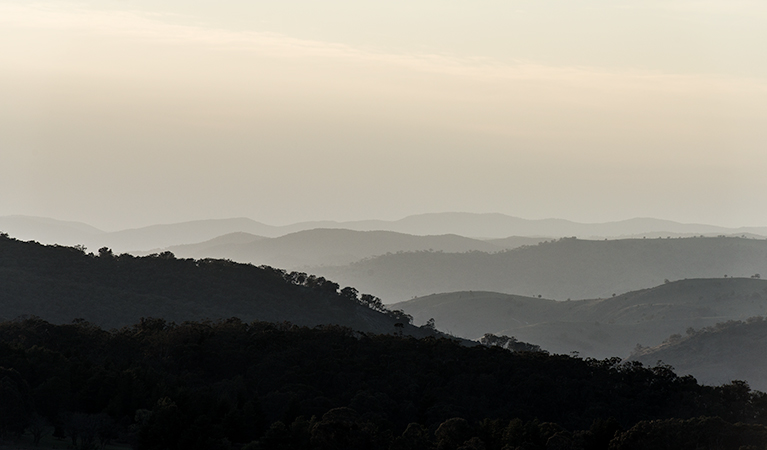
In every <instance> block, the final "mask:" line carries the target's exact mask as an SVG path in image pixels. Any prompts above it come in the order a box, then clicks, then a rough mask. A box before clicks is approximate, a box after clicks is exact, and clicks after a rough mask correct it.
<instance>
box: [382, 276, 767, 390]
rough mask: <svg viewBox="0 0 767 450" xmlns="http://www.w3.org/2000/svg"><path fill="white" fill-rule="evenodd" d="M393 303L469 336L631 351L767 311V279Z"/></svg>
mask: <svg viewBox="0 0 767 450" xmlns="http://www.w3.org/2000/svg"><path fill="white" fill-rule="evenodd" d="M392 308H394V309H402V310H404V311H405V312H406V313H408V314H410V315H412V316H413V318H414V319H415V323H424V322H426V321H427V320H428V319H430V318H433V319H435V321H436V325H437V326H438V327H439V329H441V330H444V331H447V332H450V333H452V334H454V335H457V336H460V337H464V338H467V339H478V338H480V337H482V336H483V335H484V334H485V333H493V334H496V335H507V336H514V337H516V338H517V339H519V340H522V341H526V342H531V343H534V344H537V345H540V346H541V347H542V348H543V349H545V350H548V351H550V352H554V353H564V354H567V353H570V352H573V351H577V352H579V353H580V354H581V356H590V357H595V358H607V357H611V356H619V357H624V358H625V357H628V356H629V354H630V353H631V352H632V351H633V350H634V349H635V347H636V346H637V344H641V345H643V346H649V347H652V346H656V345H659V344H661V342H662V340H663V339H665V338H666V337H668V336H669V335H671V334H674V333H684V332H685V330H686V329H688V328H689V327H697V328H700V327H705V326H711V325H714V324H716V323H718V322H724V321H727V320H743V319H745V318H748V317H752V316H756V315H767V280H761V279H753V278H719V279H691V280H682V281H676V282H670V283H666V284H662V285H660V286H657V287H654V288H651V289H643V290H639V291H634V292H629V293H626V294H623V295H617V296H615V297H610V298H607V299H590V300H577V301H575V300H574V301H565V302H560V301H554V300H549V299H544V298H532V297H523V296H518V295H507V294H499V293H496V292H481V291H473V292H465V291H464V292H451V293H447V294H435V295H430V296H426V297H419V298H416V299H413V300H409V301H406V302H402V303H396V304H394V305H392ZM664 361H666V360H665V359H664ZM651 362H653V363H654V362H655V361H651ZM666 362H668V361H666ZM727 381H729V380H727Z"/></svg>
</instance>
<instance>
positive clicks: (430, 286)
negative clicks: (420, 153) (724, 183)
mask: <svg viewBox="0 0 767 450" xmlns="http://www.w3.org/2000/svg"><path fill="white" fill-rule="evenodd" d="M310 270H311V271H312V272H313V273H318V274H322V275H323V276H326V277H328V278H332V279H334V280H339V281H340V282H341V283H343V284H348V285H350V286H355V287H357V288H358V289H360V290H362V291H364V292H370V293H372V294H373V295H376V296H378V297H381V298H382V299H383V300H384V301H385V302H387V303H393V302H396V301H403V300H408V299H412V298H413V297H416V296H424V295H429V294H434V293H442V292H454V291H466V290H483V291H494V292H503V293H507V294H516V295H525V296H534V297H537V296H539V295H541V296H542V297H544V298H550V299H555V300H567V299H568V298H570V299H573V300H574V299H583V298H600V297H601V298H605V297H610V296H612V295H613V294H621V293H625V292H629V291H633V290H637V289H644V288H647V287H650V286H657V285H659V284H662V283H663V282H664V281H665V280H672V281H673V280H680V279H684V278H715V277H724V276H735V277H750V276H754V275H756V274H767V240H764V239H749V238H735V237H712V238H706V237H697V238H678V239H620V240H582V239H575V238H566V239H560V240H557V241H551V242H545V243H541V244H538V245H534V246H527V247H520V248H517V249H513V250H508V251H504V252H498V253H482V252H469V253H440V252H411V253H401V254H392V255H383V256H379V257H375V258H371V259H368V260H365V261H360V262H357V263H354V264H350V265H346V266H338V267H316V268H312V269H310Z"/></svg>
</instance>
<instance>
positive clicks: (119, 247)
mask: <svg viewBox="0 0 767 450" xmlns="http://www.w3.org/2000/svg"><path fill="white" fill-rule="evenodd" d="M316 228H337V229H348V230H355V231H392V232H397V233H404V234H413V235H420V236H424V235H445V234H456V235H460V236H467V237H473V238H482V239H504V238H507V237H508V236H523V237H545V236H548V237H549V238H559V237H570V236H578V237H581V238H595V237H599V238H619V237H627V236H638V237H642V236H647V237H651V236H662V237H666V236H669V235H675V236H690V235H720V234H724V235H738V236H741V235H753V236H759V237H764V236H767V227H741V228H726V227H719V226H712V225H704V224H682V223H678V222H673V221H669V220H659V219H650V218H635V219H629V220H622V221H617V222H605V223H578V222H573V221H569V220H562V219H538V220H529V219H522V218H519V217H512V216H507V215H504V214H473V213H451V212H447V213H430V214H419V215H413V216H408V217H405V218H403V219H399V220H358V221H348V222H336V221H329V220H326V221H311V222H299V223H294V224H289V225H281V226H274V225H267V224H264V223H261V222H257V221H255V220H251V219H248V218H230V219H209V220H195V221H188V222H180V223H171V224H155V225H150V226H145V227H137V228H131V229H125V230H119V231H103V230H99V229H97V228H94V227H91V226H90V225H86V224H83V223H78V222H67V221H61V220H54V219H48V218H42V217H31V216H0V231H2V232H6V233H9V234H10V235H11V236H15V237H17V238H19V239H24V240H36V241H39V242H41V243H44V244H60V245H77V244H82V245H85V246H87V247H90V248H93V249H97V248H101V247H104V246H106V247H110V248H112V250H114V251H116V252H134V251H148V250H151V249H158V248H166V247H170V246H175V245H184V244H192V243H199V242H203V241H207V240H210V239H214V238H216V237H219V236H222V235H225V234H229V233H238V232H242V233H249V234H254V235H257V236H265V237H279V236H284V235H286V234H290V233H296V232H299V231H305V230H312V229H316ZM525 243H526V244H529V243H530V242H525ZM496 244H498V243H497V242H496ZM501 246H505V245H503V244H501Z"/></svg>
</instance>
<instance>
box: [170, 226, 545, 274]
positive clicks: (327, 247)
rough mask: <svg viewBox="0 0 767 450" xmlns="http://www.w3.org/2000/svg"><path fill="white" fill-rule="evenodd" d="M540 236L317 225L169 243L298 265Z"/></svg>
mask: <svg viewBox="0 0 767 450" xmlns="http://www.w3.org/2000/svg"><path fill="white" fill-rule="evenodd" d="M538 241H539V240H536V239H535V238H519V240H517V241H514V240H513V239H512V238H509V239H508V240H502V241H501V242H499V243H498V244H496V243H491V242H485V241H481V240H477V239H470V238H466V237H462V236H456V235H442V236H414V235H409V234H403V233H395V232H391V231H353V230H344V229H330V228H318V229H313V230H306V231H299V232H296V233H290V234H287V235H285V236H280V237H276V238H261V237H257V236H253V235H246V234H243V233H237V234H229V235H225V236H221V237H218V238H216V239H213V240H210V241H206V242H202V243H200V244H193V245H182V246H174V247H168V248H167V249H165V250H168V251H171V252H173V253H174V254H175V255H177V256H181V257H191V258H208V257H211V258H227V259H231V260H234V261H238V262H245V263H252V264H256V265H261V264H266V265H270V266H275V267H282V268H285V269H288V270H296V269H301V268H305V267H307V266H323V265H342V264H350V263H353V262H356V261H359V260H362V259H365V258H370V257H373V256H377V255H384V254H387V253H397V252H406V251H421V250H432V251H443V252H468V251H483V252H498V251H501V250H504V249H506V248H508V247H506V246H505V245H504V244H506V245H513V244H514V243H515V242H538Z"/></svg>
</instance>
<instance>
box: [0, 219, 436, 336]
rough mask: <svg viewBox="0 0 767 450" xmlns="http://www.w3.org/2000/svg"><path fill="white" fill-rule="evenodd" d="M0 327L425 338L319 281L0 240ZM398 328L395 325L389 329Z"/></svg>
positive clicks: (374, 303)
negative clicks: (223, 322)
mask: <svg viewBox="0 0 767 450" xmlns="http://www.w3.org/2000/svg"><path fill="white" fill-rule="evenodd" d="M0 286H2V289H0V319H3V320H12V319H15V318H16V317H18V316H22V315H27V316H32V315H34V316H39V317H41V318H43V319H45V320H48V321H50V322H53V323H69V322H71V321H72V320H74V319H84V320H86V321H88V322H91V323H93V324H97V325H99V326H102V327H106V328H111V327H121V326H124V325H128V324H132V323H136V322H138V321H139V319H140V318H142V317H155V318H163V319H165V320H167V321H169V322H170V321H175V322H179V323H180V322H183V321H187V320H204V319H211V320H215V319H226V318H230V317H238V318H240V319H242V320H244V321H251V320H263V321H270V322H282V321H289V322H292V323H295V324H298V325H307V326H314V325H320V324H336V325H343V326H348V327H350V328H353V329H355V330H358V331H364V332H374V333H394V332H396V333H400V332H404V333H406V334H412V335H415V336H425V335H430V334H432V333H433V330H431V329H427V328H417V327H413V326H411V325H409V323H408V317H406V316H404V315H403V314H399V313H397V312H392V311H388V310H386V309H385V308H383V306H382V305H381V304H380V300H378V299H376V298H374V297H372V296H369V295H359V293H358V292H357V291H356V290H355V289H353V288H344V289H339V285H338V284H336V283H333V282H331V281H329V280H326V279H325V278H322V277H319V278H318V277H314V276H311V275H306V274H303V273H286V272H284V271H282V270H279V269H274V268H271V267H255V266H252V265H247V264H237V263H233V262H231V261H225V260H212V259H206V260H193V259H177V258H175V257H174V256H173V255H172V254H171V253H161V254H158V255H152V256H146V257H141V258H139V257H134V256H131V255H128V254H122V255H115V254H113V253H112V252H111V251H109V250H108V249H106V248H104V249H101V250H100V251H99V252H98V254H97V255H94V254H86V253H85V252H84V251H83V249H82V248H74V247H63V246H44V245H41V244H38V243H36V242H23V241H19V240H16V239H13V238H10V237H8V236H7V235H1V234H0ZM396 324H401V326H395V325H396Z"/></svg>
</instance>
